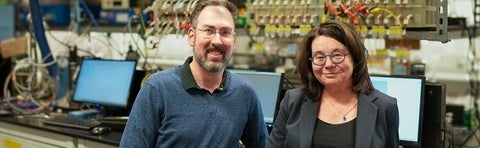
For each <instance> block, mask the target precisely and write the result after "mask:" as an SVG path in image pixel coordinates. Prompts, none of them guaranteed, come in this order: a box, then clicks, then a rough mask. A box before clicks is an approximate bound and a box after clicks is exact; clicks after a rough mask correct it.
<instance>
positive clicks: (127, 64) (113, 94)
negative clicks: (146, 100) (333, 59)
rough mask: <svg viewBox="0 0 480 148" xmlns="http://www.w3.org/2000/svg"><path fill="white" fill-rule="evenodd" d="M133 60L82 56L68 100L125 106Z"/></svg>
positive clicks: (132, 71) (134, 62)
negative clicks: (74, 84)
mask: <svg viewBox="0 0 480 148" xmlns="http://www.w3.org/2000/svg"><path fill="white" fill-rule="evenodd" d="M136 64H137V62H136V61H132V60H106V59H93V58H83V59H82V61H81V64H80V68H79V72H78V75H77V79H76V86H75V88H74V93H73V98H72V100H73V101H75V102H81V103H92V104H99V105H103V106H107V107H120V108H126V107H127V105H128V98H129V93H130V89H131V85H132V80H133V78H134V73H135V67H136Z"/></svg>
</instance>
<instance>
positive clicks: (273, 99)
mask: <svg viewBox="0 0 480 148" xmlns="http://www.w3.org/2000/svg"><path fill="white" fill-rule="evenodd" d="M231 71H232V72H233V73H236V74H238V75H240V76H242V77H244V78H246V79H247V80H248V81H249V82H250V83H251V84H252V85H253V89H254V90H255V92H256V93H257V95H258V98H259V99H260V104H261V106H262V111H263V116H264V117H265V122H266V123H273V119H274V117H275V107H276V104H277V101H278V100H279V98H280V97H282V96H280V94H281V90H282V84H283V73H275V72H259V71H250V70H231Z"/></svg>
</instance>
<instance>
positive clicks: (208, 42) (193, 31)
mask: <svg viewBox="0 0 480 148" xmlns="http://www.w3.org/2000/svg"><path fill="white" fill-rule="evenodd" d="M234 29H235V23H234V20H233V17H232V15H231V14H230V12H229V11H228V10H227V9H226V8H225V7H223V6H207V7H205V8H204V9H203V10H202V11H201V12H200V14H199V16H198V19H197V25H196V26H193V27H192V28H190V29H189V31H188V41H189V44H190V46H192V47H193V54H194V57H193V58H194V60H195V61H196V62H197V63H198V64H200V66H201V67H202V68H203V69H204V70H205V71H208V72H219V71H223V70H224V69H225V68H226V67H227V65H228V63H229V61H230V59H231V58H232V53H233V49H234V48H235V43H236V41H237V38H236V35H235V33H234V31H235V30H234Z"/></svg>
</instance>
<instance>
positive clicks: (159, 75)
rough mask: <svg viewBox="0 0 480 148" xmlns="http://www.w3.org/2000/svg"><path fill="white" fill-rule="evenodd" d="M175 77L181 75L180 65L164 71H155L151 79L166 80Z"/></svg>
mask: <svg viewBox="0 0 480 148" xmlns="http://www.w3.org/2000/svg"><path fill="white" fill-rule="evenodd" d="M175 77H180V69H179V68H178V67H173V68H169V69H165V70H162V71H158V72H156V73H153V74H152V75H151V76H150V77H149V79H151V81H158V80H160V81H165V80H171V79H173V78H175Z"/></svg>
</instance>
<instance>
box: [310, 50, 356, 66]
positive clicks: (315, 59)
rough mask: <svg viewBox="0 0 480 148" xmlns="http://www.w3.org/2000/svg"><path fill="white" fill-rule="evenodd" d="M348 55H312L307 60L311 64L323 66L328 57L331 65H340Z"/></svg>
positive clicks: (338, 53) (336, 53)
mask: <svg viewBox="0 0 480 148" xmlns="http://www.w3.org/2000/svg"><path fill="white" fill-rule="evenodd" d="M348 54H349V53H341V52H338V51H337V52H333V53H332V54H330V55H322V54H316V55H313V56H312V57H311V58H308V60H310V61H312V63H313V64H315V65H317V66H323V65H325V62H326V61H327V57H330V60H332V62H333V63H335V64H340V63H342V62H343V61H344V60H345V56H346V55H348Z"/></svg>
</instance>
